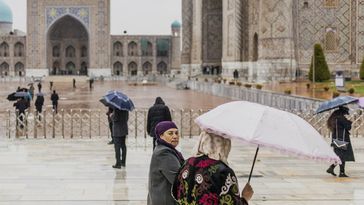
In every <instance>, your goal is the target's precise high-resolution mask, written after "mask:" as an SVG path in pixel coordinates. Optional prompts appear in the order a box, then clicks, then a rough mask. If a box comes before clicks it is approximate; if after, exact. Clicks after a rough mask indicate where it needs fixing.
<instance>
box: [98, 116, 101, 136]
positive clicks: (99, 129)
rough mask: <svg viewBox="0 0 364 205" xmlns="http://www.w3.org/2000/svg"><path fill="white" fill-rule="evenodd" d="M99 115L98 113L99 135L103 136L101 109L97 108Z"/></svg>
mask: <svg viewBox="0 0 364 205" xmlns="http://www.w3.org/2000/svg"><path fill="white" fill-rule="evenodd" d="M97 111H98V113H99V115H98V118H99V120H98V121H99V137H101V111H100V110H97Z"/></svg>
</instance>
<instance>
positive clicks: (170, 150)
mask: <svg viewBox="0 0 364 205" xmlns="http://www.w3.org/2000/svg"><path fill="white" fill-rule="evenodd" d="M155 132H156V136H157V138H158V139H157V142H158V145H157V146H156V148H155V149H154V151H153V155H152V159H151V162H150V167H149V180H148V202H147V203H148V205H162V204H163V205H174V204H176V202H175V200H174V199H173V197H172V195H171V187H172V184H173V182H174V180H175V178H176V176H177V173H178V170H179V168H180V167H181V166H182V164H183V163H184V159H183V156H182V154H181V153H180V152H179V151H177V150H176V147H177V146H178V144H179V134H178V128H177V126H176V124H175V123H174V122H171V121H163V122H160V123H158V124H157V125H156V127H155Z"/></svg>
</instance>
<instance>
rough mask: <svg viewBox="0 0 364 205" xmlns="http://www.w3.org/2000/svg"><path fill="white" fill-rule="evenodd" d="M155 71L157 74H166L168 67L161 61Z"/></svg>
mask: <svg viewBox="0 0 364 205" xmlns="http://www.w3.org/2000/svg"><path fill="white" fill-rule="evenodd" d="M157 71H158V73H159V74H161V75H162V74H167V73H168V66H167V64H166V63H165V62H164V61H161V62H160V63H158V65H157Z"/></svg>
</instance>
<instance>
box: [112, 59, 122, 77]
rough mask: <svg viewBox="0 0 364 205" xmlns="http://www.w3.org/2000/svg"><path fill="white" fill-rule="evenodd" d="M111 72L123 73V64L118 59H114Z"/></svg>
mask: <svg viewBox="0 0 364 205" xmlns="http://www.w3.org/2000/svg"><path fill="white" fill-rule="evenodd" d="M113 73H114V75H117V76H119V75H123V64H122V63H120V62H119V61H116V62H115V63H114V65H113Z"/></svg>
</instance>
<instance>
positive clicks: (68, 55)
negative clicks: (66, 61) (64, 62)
mask: <svg viewBox="0 0 364 205" xmlns="http://www.w3.org/2000/svg"><path fill="white" fill-rule="evenodd" d="M74 57H76V49H75V47H73V46H68V47H67V48H66V58H74Z"/></svg>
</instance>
